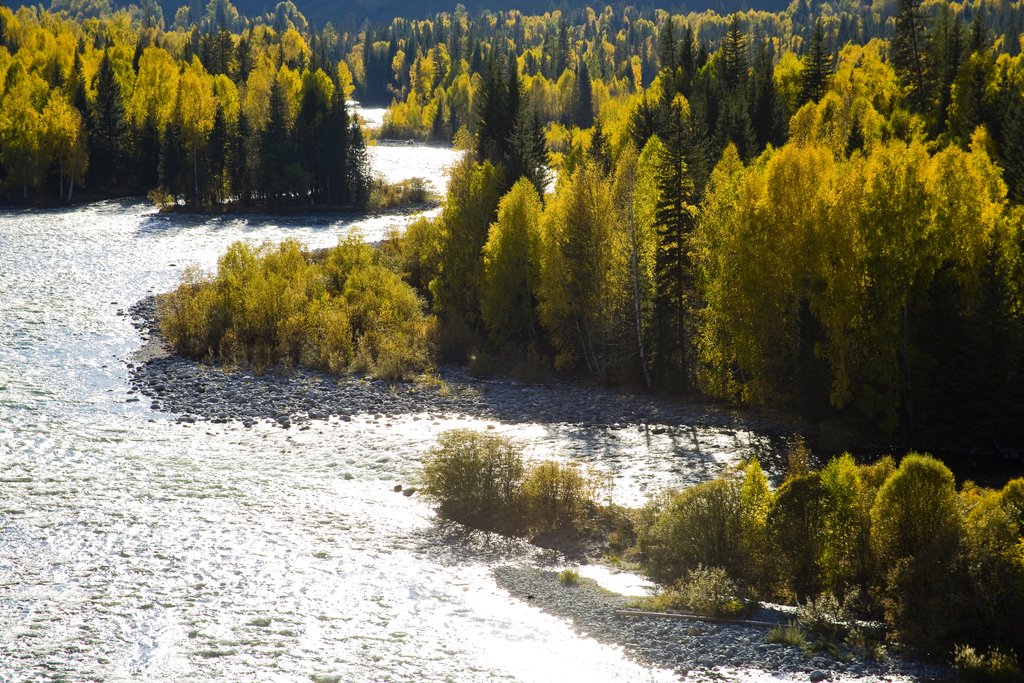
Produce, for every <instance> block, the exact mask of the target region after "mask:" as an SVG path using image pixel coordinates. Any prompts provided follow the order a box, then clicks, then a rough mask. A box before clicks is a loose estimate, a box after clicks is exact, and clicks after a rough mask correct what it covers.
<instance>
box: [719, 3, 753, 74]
mask: <svg viewBox="0 0 1024 683" xmlns="http://www.w3.org/2000/svg"><path fill="white" fill-rule="evenodd" d="M748 68H749V60H748V58H747V37H746V36H745V35H744V34H743V31H741V30H740V19H739V15H738V14H734V15H732V21H730V22H729V30H728V31H727V32H726V34H725V37H724V38H723V39H722V79H723V80H724V82H725V86H726V88H727V89H729V90H743V89H745V88H746V85H747V70H748Z"/></svg>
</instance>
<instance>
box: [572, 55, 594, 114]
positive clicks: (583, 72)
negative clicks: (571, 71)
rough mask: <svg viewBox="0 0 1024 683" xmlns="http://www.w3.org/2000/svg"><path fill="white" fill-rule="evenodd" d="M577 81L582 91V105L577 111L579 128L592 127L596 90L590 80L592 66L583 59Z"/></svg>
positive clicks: (580, 91)
mask: <svg viewBox="0 0 1024 683" xmlns="http://www.w3.org/2000/svg"><path fill="white" fill-rule="evenodd" d="M576 82H577V84H578V86H579V93H580V106H579V109H578V110H577V113H576V125H577V127H579V128H590V127H591V126H592V125H594V91H593V84H592V83H591V81H590V67H588V66H587V62H586V61H584V60H582V59H581V60H580V71H579V76H578V77H577V79H576Z"/></svg>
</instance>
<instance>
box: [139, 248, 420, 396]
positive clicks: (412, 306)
mask: <svg viewBox="0 0 1024 683" xmlns="http://www.w3.org/2000/svg"><path fill="white" fill-rule="evenodd" d="M158 318H159V321H160V329H161V331H162V332H163V334H164V336H165V337H166V338H167V340H168V342H169V343H170V344H171V345H172V346H173V347H174V349H175V350H177V351H178V352H179V353H182V354H183V355H186V356H189V357H192V358H196V359H203V358H210V359H213V358H220V359H222V360H224V361H225V362H233V363H237V364H240V365H247V364H251V365H252V367H253V368H254V369H255V370H256V371H257V372H262V371H263V370H264V369H265V368H266V367H267V366H268V365H270V364H275V363H282V364H285V365H287V366H294V365H303V366H306V367H313V368H317V369H319V370H322V371H326V372H332V373H335V374H340V373H342V372H346V371H365V372H373V373H374V374H376V375H377V376H378V377H381V378H382V379H389V380H396V379H402V377H403V376H404V375H405V374H407V373H409V372H411V371H414V370H422V369H424V368H425V367H427V365H428V363H429V359H430V354H429V353H428V351H429V345H430V339H431V335H432V329H433V327H434V321H433V318H428V317H426V316H425V315H424V313H423V302H422V301H421V300H420V299H419V297H418V296H417V295H416V292H415V291H414V290H413V289H412V288H411V287H410V286H409V285H407V284H406V283H405V282H404V281H403V280H402V278H401V276H400V275H398V274H397V273H396V272H394V271H393V270H392V269H390V268H388V267H387V265H386V264H385V263H384V262H383V261H382V259H381V258H380V254H379V252H377V251H375V250H374V249H373V247H371V246H369V245H367V244H365V243H364V242H362V241H361V239H360V238H359V236H358V235H350V236H349V237H348V238H347V239H344V240H340V241H339V243H338V246H336V247H335V248H333V249H330V250H321V251H316V252H311V251H309V250H307V249H305V248H304V246H303V245H302V244H300V243H299V242H297V241H295V240H290V239H289V240H285V241H284V242H282V243H280V244H277V245H274V244H270V243H267V244H264V245H262V246H259V247H256V246H253V245H251V244H247V243H245V242H236V243H235V244H233V245H231V247H230V248H229V249H228V251H227V253H226V254H224V256H222V257H221V258H220V261H219V262H218V267H217V272H216V273H215V274H207V273H203V272H201V271H199V270H198V269H195V268H190V269H188V270H186V272H185V274H184V276H183V277H182V284H181V285H180V286H179V287H178V288H177V289H176V290H174V291H173V292H170V293H168V294H166V295H163V296H162V297H161V298H160V302H159V308H158Z"/></svg>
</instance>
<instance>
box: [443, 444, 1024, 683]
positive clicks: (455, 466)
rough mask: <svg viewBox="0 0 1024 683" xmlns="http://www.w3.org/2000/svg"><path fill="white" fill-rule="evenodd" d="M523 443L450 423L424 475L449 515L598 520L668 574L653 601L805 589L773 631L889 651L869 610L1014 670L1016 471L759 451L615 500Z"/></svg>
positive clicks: (1021, 606)
mask: <svg viewBox="0 0 1024 683" xmlns="http://www.w3.org/2000/svg"><path fill="white" fill-rule="evenodd" d="M522 453H523V450H522V446H521V445H519V444H517V443H516V442H514V441H511V440H509V439H506V438H504V437H501V436H497V435H491V434H478V433H474V432H470V431H466V430H458V431H453V432H447V433H445V434H443V435H442V436H441V437H440V438H439V439H438V442H437V444H436V445H435V446H434V447H433V449H432V450H431V451H430V453H429V455H428V456H427V457H426V458H425V459H424V475H423V476H424V480H425V491H426V493H427V494H428V495H429V496H431V497H432V498H433V500H434V501H435V502H436V503H437V504H438V509H439V512H440V514H441V515H442V516H444V517H447V518H450V519H454V520H457V521H460V522H463V523H465V524H467V525H470V526H474V527H477V528H483V529H491V530H497V531H501V532H504V533H512V534H527V533H533V532H536V531H542V530H549V529H562V530H565V531H567V532H569V533H579V532H580V530H581V529H582V528H583V527H588V528H604V529H605V531H606V533H608V535H609V538H608V540H609V542H610V545H613V547H618V548H619V549H620V550H622V553H621V554H622V556H623V557H624V558H625V559H627V560H633V561H636V562H638V563H639V564H640V566H641V567H642V568H643V570H644V571H645V572H646V573H648V574H649V575H650V576H651V577H652V578H654V579H656V580H657V581H659V582H660V583H661V584H662V585H663V586H664V590H663V592H662V593H661V595H659V596H658V597H656V598H654V599H652V601H650V602H649V603H647V606H648V607H653V608H656V609H665V608H683V607H685V608H688V609H695V610H698V611H700V612H701V613H705V614H712V615H717V616H736V615H741V614H743V613H744V612H745V611H747V610H749V608H750V607H751V606H752V605H756V603H757V601H761V600H773V601H782V602H787V603H790V604H796V605H800V615H801V623H802V625H803V628H801V627H796V626H794V627H793V628H790V629H788V630H787V629H780V630H779V633H777V634H775V637H776V638H789V639H794V638H796V634H802V635H800V637H799V640H800V642H801V643H804V644H805V646H806V647H807V648H811V649H813V648H815V647H817V648H819V649H821V648H825V649H830V650H834V651H835V652H834V654H836V656H848V655H849V656H852V654H854V653H858V654H860V655H861V656H866V657H878V656H882V652H883V651H884V650H883V649H880V648H881V647H882V645H883V635H882V633H880V632H874V631H870V630H867V629H866V628H865V626H864V624H863V623H862V620H864V619H873V620H881V621H883V622H884V624H885V626H886V627H887V629H886V630H887V636H885V637H884V638H885V640H888V641H889V642H890V643H895V644H898V645H899V646H900V647H901V648H905V649H906V650H908V651H910V652H914V653H917V654H927V655H931V656H934V657H937V658H940V659H953V658H954V657H956V659H957V662H958V667H960V669H962V670H963V671H969V672H972V673H971V674H970V675H978V676H982V677H985V676H986V675H987V674H985V672H986V671H989V669H991V670H992V671H996V672H1000V673H999V675H1004V674H1006V672H1008V671H1010V672H1012V671H1017V669H1015V668H1014V667H1015V666H1016V664H1015V663H1014V662H1015V661H1016V660H1015V659H1014V658H1013V655H1012V651H1013V650H1014V649H1016V650H1017V651H1020V649H1021V647H1022V646H1024V620H1022V619H1021V615H1022V614H1024V535H1022V532H1024V479H1015V480H1013V481H1011V482H1010V483H1009V484H1007V485H1006V486H1005V487H1004V488H1003V489H1002V490H998V491H997V490H992V489H984V488H980V487H977V486H975V485H974V484H973V483H971V482H969V481H968V482H964V483H962V484H961V485H960V487H959V488H957V487H956V485H955V482H954V478H953V475H952V474H951V473H950V471H949V469H948V468H946V466H945V465H943V464H942V463H941V462H940V461H938V460H936V459H934V458H932V457H930V456H928V455H921V454H911V455H908V456H906V457H904V458H903V460H902V461H901V462H900V463H898V464H897V463H896V462H895V461H894V460H893V459H892V458H884V459H882V460H880V461H879V462H877V463H875V464H872V465H858V464H857V463H856V462H854V460H853V458H852V457H851V456H849V455H844V456H842V457H838V458H834V459H832V460H831V461H830V462H829V463H828V464H827V465H826V466H825V467H824V468H823V469H822V470H820V471H810V470H809V468H808V467H807V465H806V462H807V459H806V458H803V457H800V456H799V454H797V456H796V457H794V458H793V460H792V462H791V467H790V473H789V475H788V477H787V479H786V481H785V482H784V483H783V484H782V485H781V486H780V487H778V488H777V489H776V490H774V491H773V490H771V488H770V487H769V486H768V481H767V478H766V477H765V475H764V472H763V471H762V470H761V466H760V464H759V463H758V461H757V460H756V459H754V460H751V461H750V462H748V463H746V464H745V466H744V467H742V468H737V469H733V470H730V471H728V472H727V473H726V474H724V475H722V476H721V477H719V478H717V479H715V480H712V481H708V482H705V483H703V484H699V485H697V486H694V487H691V488H688V489H684V490H681V491H675V490H672V491H666V492H663V493H662V494H660V495H658V496H657V497H655V498H654V499H653V500H652V501H651V502H650V503H648V504H647V505H646V506H645V507H643V508H642V509H639V510H628V511H624V510H621V509H620V510H619V511H617V512H613V511H611V510H609V509H608V508H607V507H606V506H604V505H603V504H602V502H601V500H600V496H599V495H597V492H598V491H599V490H600V489H601V487H602V486H604V480H603V479H602V478H600V477H598V476H597V475H595V474H594V473H593V472H588V473H584V472H581V471H580V470H579V469H577V468H574V467H572V466H566V465H561V464H556V463H552V462H544V463H535V464H530V463H527V462H525V461H524V459H523V455H522ZM630 539H633V540H632V541H631V540H630ZM954 648H957V649H956V650H954ZM996 648H1002V649H1001V650H997V649H996ZM983 652H989V653H990V654H989V655H983V654H981V653H983ZM837 653H838V654H837ZM1007 653H1010V654H1007ZM979 671H980V672H981V673H978V672H979ZM965 675H966V674H965ZM1014 675H1016V674H1014Z"/></svg>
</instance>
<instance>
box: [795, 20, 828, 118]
mask: <svg viewBox="0 0 1024 683" xmlns="http://www.w3.org/2000/svg"><path fill="white" fill-rule="evenodd" d="M801 61H802V62H803V67H804V70H803V75H802V76H801V83H800V104H801V105H804V104H806V103H808V102H818V101H819V100H820V99H821V98H822V97H823V96H824V95H825V93H826V91H827V90H828V85H829V81H831V79H832V55H831V54H830V53H829V51H828V48H827V46H826V45H825V31H824V29H823V28H822V25H821V21H820V20H819V21H818V22H816V23H815V24H814V34H813V35H812V37H811V45H810V47H809V48H808V50H807V53H806V54H804V58H803V60H801Z"/></svg>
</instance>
